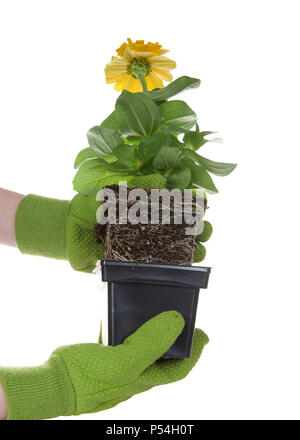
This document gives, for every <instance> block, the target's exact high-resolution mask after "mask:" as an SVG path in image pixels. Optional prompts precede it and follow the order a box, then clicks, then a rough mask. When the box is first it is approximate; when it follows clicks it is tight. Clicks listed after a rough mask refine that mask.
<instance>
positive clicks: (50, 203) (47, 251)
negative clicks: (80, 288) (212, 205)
mask: <svg viewBox="0 0 300 440" xmlns="http://www.w3.org/2000/svg"><path fill="white" fill-rule="evenodd" d="M99 206H100V202H97V201H96V197H95V195H91V196H83V195H81V194H77V195H76V196H75V197H74V198H73V199H72V200H71V201H67V200H57V199H49V198H46V197H40V196H36V195H32V194H31V195H28V196H26V197H24V199H23V200H22V201H21V203H20V206H19V208H18V211H17V215H16V222H15V232H16V241H17V245H18V248H19V249H20V251H21V252H22V253H25V254H31V255H41V256H45V257H50V258H57V259H62V260H68V261H69V262H70V264H71V266H72V267H73V269H75V270H79V271H82V272H89V273H91V272H92V271H93V270H94V268H95V266H96V262H97V261H98V260H100V259H101V256H102V246H101V244H99V243H97V242H96V239H95V235H94V226H95V224H96V211H97V209H98V207H99ZM211 233H212V226H211V224H210V223H209V222H207V221H205V222H204V230H203V232H202V233H201V234H200V235H198V236H197V240H196V241H197V245H196V248H195V252H194V263H196V262H200V261H202V260H203V259H204V258H205V254H206V249H205V247H204V246H203V245H202V244H201V243H202V242H204V241H207V240H208V239H209V237H210V235H211Z"/></svg>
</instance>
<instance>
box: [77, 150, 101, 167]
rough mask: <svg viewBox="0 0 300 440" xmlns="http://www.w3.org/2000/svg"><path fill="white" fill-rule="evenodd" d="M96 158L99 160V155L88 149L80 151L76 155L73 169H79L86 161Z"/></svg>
mask: <svg viewBox="0 0 300 440" xmlns="http://www.w3.org/2000/svg"><path fill="white" fill-rule="evenodd" d="M97 158H99V154H96V153H94V151H93V150H92V149H91V148H90V147H88V148H85V149H84V150H81V151H80V153H78V155H77V157H76V159H75V162H74V168H75V169H77V168H79V167H80V166H81V165H82V164H83V163H84V162H86V161H87V160H91V159H97Z"/></svg>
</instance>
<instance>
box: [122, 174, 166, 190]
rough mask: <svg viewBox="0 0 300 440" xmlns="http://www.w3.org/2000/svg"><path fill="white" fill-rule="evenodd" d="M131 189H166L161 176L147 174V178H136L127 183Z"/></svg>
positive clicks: (164, 180) (164, 181)
mask: <svg viewBox="0 0 300 440" xmlns="http://www.w3.org/2000/svg"><path fill="white" fill-rule="evenodd" d="M128 186H129V187H131V188H151V189H152V188H153V189H163V188H166V187H167V181H166V179H165V178H164V177H163V176H162V175H161V174H149V175H148V176H137V177H134V178H133V179H131V180H129V181H128Z"/></svg>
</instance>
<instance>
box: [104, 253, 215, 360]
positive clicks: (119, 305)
mask: <svg viewBox="0 0 300 440" xmlns="http://www.w3.org/2000/svg"><path fill="white" fill-rule="evenodd" d="M210 270H211V269H210V268H209V267H198V266H177V265H176V266H173V265H163V264H150V263H133V262H120V261H110V260H102V262H101V272H102V281H106V282H108V286H107V287H108V288H107V304H106V307H107V317H106V319H105V321H104V322H102V334H103V335H104V334H105V333H106V332H107V334H106V337H105V339H106V343H107V344H108V345H113V346H114V345H118V344H121V343H122V342H123V341H124V339H126V337H127V336H129V335H130V334H132V333H133V332H134V331H135V330H137V329H138V328H139V327H140V326H141V325H142V324H144V323H145V322H146V321H148V320H149V319H151V318H153V317H154V316H155V315H157V314H159V313H161V312H164V311H167V310H176V311H178V312H180V313H181V314H182V316H183V317H184V320H185V327H184V330H183V332H182V333H181V335H180V336H179V338H178V339H177V340H176V342H175V343H174V344H173V346H172V347H171V348H170V349H169V350H168V351H167V353H165V355H164V357H168V358H188V357H190V355H191V350H192V343H193V334H194V328H195V319H196V313H197V305H198V297H199V290H200V288H202V289H205V288H206V287H207V284H208V279H209V274H210Z"/></svg>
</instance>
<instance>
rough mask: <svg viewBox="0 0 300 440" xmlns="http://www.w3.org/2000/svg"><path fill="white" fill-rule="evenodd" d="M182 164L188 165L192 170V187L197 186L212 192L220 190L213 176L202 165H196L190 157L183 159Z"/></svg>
mask: <svg viewBox="0 0 300 440" xmlns="http://www.w3.org/2000/svg"><path fill="white" fill-rule="evenodd" d="M182 164H183V165H184V166H188V167H189V169H190V170H191V183H192V187H193V186H196V187H197V188H201V189H203V190H205V191H207V192H209V193H211V194H215V193H217V192H218V190H217V188H216V186H215V184H214V182H213V180H212V178H211V177H210V175H209V174H208V172H207V171H206V169H205V168H204V167H203V166H202V165H196V164H195V163H194V162H192V161H191V160H188V159H183V160H182Z"/></svg>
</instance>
